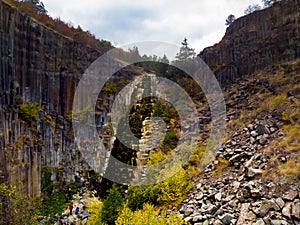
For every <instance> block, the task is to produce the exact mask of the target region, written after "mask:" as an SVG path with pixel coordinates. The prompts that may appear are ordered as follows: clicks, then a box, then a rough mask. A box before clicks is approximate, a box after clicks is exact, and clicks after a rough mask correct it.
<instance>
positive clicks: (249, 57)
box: [199, 0, 300, 84]
mask: <svg viewBox="0 0 300 225" xmlns="http://www.w3.org/2000/svg"><path fill="white" fill-rule="evenodd" d="M299 8H300V1H299V0H283V1H278V2H276V3H274V5H273V6H271V7H269V8H266V9H263V10H260V11H255V12H253V13H251V14H250V15H247V16H244V17H241V18H239V19H237V20H236V21H234V22H233V23H232V24H231V25H230V26H229V27H228V28H227V31H226V34H225V36H224V37H223V39H222V40H221V42H219V43H218V44H216V45H214V46H212V47H209V48H206V49H204V50H203V51H202V52H201V53H200V54H199V56H200V57H201V58H202V59H203V60H204V61H205V62H206V63H207V64H208V65H209V66H210V67H211V69H212V70H213V72H214V73H216V76H217V78H218V80H219V81H221V82H222V83H223V84H224V83H231V82H232V81H233V80H234V79H235V78H237V77H241V76H244V75H245V74H250V73H252V72H254V71H255V70H259V69H262V68H264V67H265V66H267V65H272V64H274V63H280V62H286V61H291V60H294V59H296V58H297V57H299V56H300V27H299V23H300V11H299Z"/></svg>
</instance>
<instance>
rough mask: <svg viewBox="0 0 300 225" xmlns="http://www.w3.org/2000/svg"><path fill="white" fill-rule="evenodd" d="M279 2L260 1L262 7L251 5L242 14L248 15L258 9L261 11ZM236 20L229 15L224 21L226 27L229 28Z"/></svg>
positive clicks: (255, 4) (273, 0) (274, 0)
mask: <svg viewBox="0 0 300 225" xmlns="http://www.w3.org/2000/svg"><path fill="white" fill-rule="evenodd" d="M279 1H280V0H261V2H262V4H263V6H260V5H259V4H257V3H253V4H252V5H249V6H248V7H247V8H246V9H245V11H244V13H245V15H248V14H250V13H253V12H255V11H257V10H260V9H263V8H267V7H269V6H271V5H272V4H274V3H275V2H279ZM235 20H236V17H235V16H234V15H233V14H230V15H229V16H228V17H227V19H226V21H225V25H226V26H229V25H230V24H232V23H233V22H234V21H235Z"/></svg>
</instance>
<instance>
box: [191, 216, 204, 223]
mask: <svg viewBox="0 0 300 225" xmlns="http://www.w3.org/2000/svg"><path fill="white" fill-rule="evenodd" d="M201 220H202V216H201V215H196V216H193V222H198V221H201Z"/></svg>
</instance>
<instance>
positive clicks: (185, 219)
mask: <svg viewBox="0 0 300 225" xmlns="http://www.w3.org/2000/svg"><path fill="white" fill-rule="evenodd" d="M192 219H193V217H191V216H188V217H185V218H184V219H183V220H184V221H185V222H190V221H192Z"/></svg>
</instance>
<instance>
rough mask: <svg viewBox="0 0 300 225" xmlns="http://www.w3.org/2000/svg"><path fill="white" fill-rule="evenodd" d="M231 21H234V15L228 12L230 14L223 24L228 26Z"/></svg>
mask: <svg viewBox="0 0 300 225" xmlns="http://www.w3.org/2000/svg"><path fill="white" fill-rule="evenodd" d="M233 21H235V16H234V15H232V14H230V15H229V16H228V17H227V19H226V23H225V25H226V26H229V25H230V24H232V23H233Z"/></svg>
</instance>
